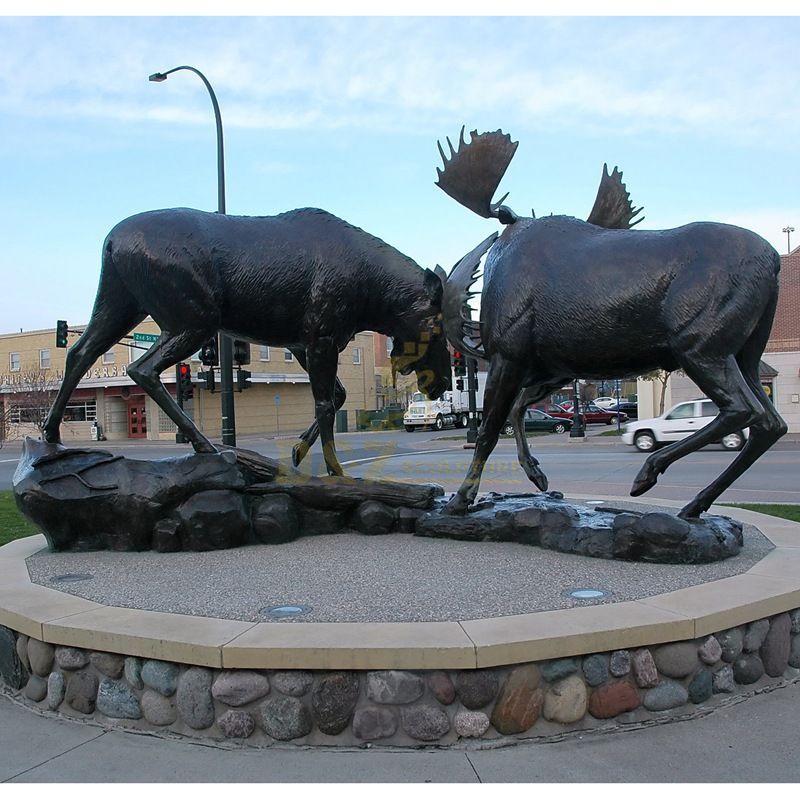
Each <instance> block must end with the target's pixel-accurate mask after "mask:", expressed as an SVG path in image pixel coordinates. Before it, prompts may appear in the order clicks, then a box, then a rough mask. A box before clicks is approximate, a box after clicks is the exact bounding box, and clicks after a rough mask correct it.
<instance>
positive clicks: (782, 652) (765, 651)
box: [761, 613, 792, 677]
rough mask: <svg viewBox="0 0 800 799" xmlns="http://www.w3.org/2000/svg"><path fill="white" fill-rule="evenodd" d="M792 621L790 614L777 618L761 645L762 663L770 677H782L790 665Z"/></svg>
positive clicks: (783, 614) (772, 622) (771, 623)
mask: <svg viewBox="0 0 800 799" xmlns="http://www.w3.org/2000/svg"><path fill="white" fill-rule="evenodd" d="M791 629H792V621H791V619H790V618H789V614H788V613H781V614H780V615H779V616H776V617H775V618H774V619H772V621H771V622H770V625H769V632H767V635H766V637H765V638H764V643H763V644H762V645H761V662H762V663H763V664H764V671H765V672H766V673H767V674H768V675H769V676H770V677H780V676H781V675H782V674H783V672H784V671H786V668H787V666H788V665H789V650H790V647H791Z"/></svg>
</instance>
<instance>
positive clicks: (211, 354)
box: [200, 336, 219, 366]
mask: <svg viewBox="0 0 800 799" xmlns="http://www.w3.org/2000/svg"><path fill="white" fill-rule="evenodd" d="M200 363H202V364H203V366H219V347H218V346H217V337H216V336H212V337H211V338H210V339H209V340H208V341H206V343H205V344H203V346H202V347H200Z"/></svg>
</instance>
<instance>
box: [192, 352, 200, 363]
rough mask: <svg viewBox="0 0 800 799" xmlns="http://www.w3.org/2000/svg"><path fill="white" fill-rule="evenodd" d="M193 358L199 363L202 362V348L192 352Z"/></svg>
mask: <svg viewBox="0 0 800 799" xmlns="http://www.w3.org/2000/svg"><path fill="white" fill-rule="evenodd" d="M191 359H192V360H193V361H197V362H198V363H199V362H200V350H197V352H195V353H192V358H191Z"/></svg>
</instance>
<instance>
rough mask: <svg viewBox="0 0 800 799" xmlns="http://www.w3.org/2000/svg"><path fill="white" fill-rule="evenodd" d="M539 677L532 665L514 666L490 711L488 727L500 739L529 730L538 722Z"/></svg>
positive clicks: (540, 705)
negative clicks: (493, 729) (495, 731)
mask: <svg viewBox="0 0 800 799" xmlns="http://www.w3.org/2000/svg"><path fill="white" fill-rule="evenodd" d="M540 682H541V674H540V673H539V667H538V666H536V665H535V664H534V663H529V664H527V665H525V666H517V667H516V668H515V669H514V670H513V671H511V672H510V674H509V675H508V677H506V681H505V682H504V683H503V687H502V689H501V690H500V695H499V696H498V697H497V702H495V704H494V709H493V710H492V716H491V722H492V726H493V727H494V728H495V729H496V730H497V731H498V732H499V733H502V734H503V735H516V734H517V733H520V732H525V731H526V730H528V729H530V728H531V727H532V726H533V725H534V724H535V723H536V720H537V719H538V718H539V715H540V714H541V712H542V705H543V703H544V691H542V689H541V688H540V687H539V684H540Z"/></svg>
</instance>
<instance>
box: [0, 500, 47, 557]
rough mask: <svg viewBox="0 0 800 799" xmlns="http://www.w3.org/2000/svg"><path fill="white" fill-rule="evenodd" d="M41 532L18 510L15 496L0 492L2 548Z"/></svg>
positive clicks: (0, 542) (0, 541)
mask: <svg viewBox="0 0 800 799" xmlns="http://www.w3.org/2000/svg"><path fill="white" fill-rule="evenodd" d="M38 532H39V531H38V530H37V529H36V528H35V527H34V526H33V525H32V524H31V523H30V522H29V521H28V520H27V519H26V518H25V517H24V516H23V515H22V514H21V513H20V512H19V511H18V510H17V506H16V503H15V502H14V494H13V493H12V492H11V491H0V546H2V545H3V544H7V543H8V542H9V541H15V540H16V539H17V538H25V537H26V536H29V535H36V533H38Z"/></svg>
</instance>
